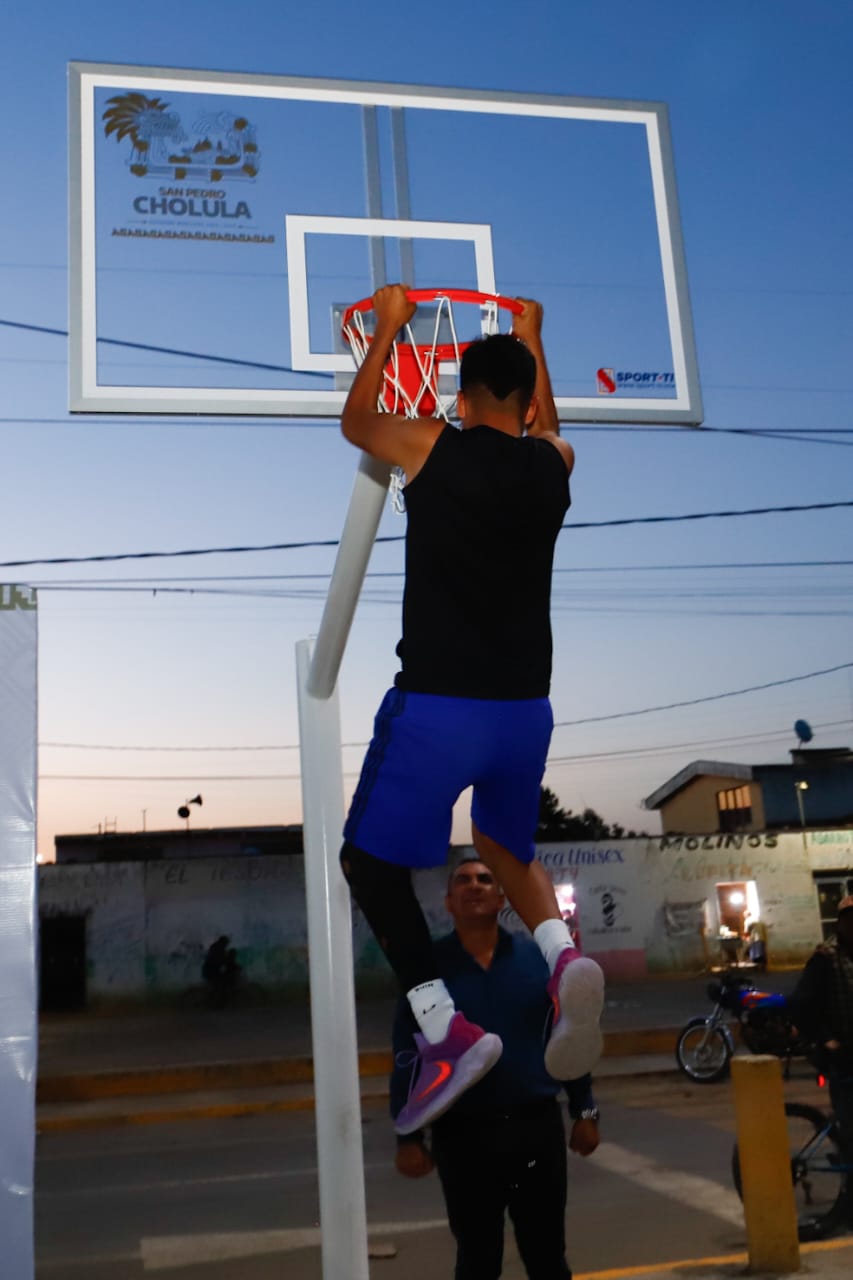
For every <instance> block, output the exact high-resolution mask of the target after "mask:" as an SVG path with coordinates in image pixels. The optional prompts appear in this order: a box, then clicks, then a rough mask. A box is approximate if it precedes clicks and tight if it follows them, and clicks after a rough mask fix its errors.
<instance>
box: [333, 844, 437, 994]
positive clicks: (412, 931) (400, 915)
mask: <svg viewBox="0 0 853 1280" xmlns="http://www.w3.org/2000/svg"><path fill="white" fill-rule="evenodd" d="M341 869H342V870H343V873H344V876H345V877H346V881H347V884H348V885H349V887H350V893H351V894H352V897H353V899H354V900H355V902H356V903H357V904H358V906H359V908H360V909H361V912H362V915H363V916H364V918H365V920H366V921H367V923H368V924H369V925H370V928H371V931H372V933H373V936H374V937H375V938H376V941H377V942H378V943H379V945H380V947H381V948H382V950H383V951H384V952H385V956H386V958H387V960H388V963H389V964H390V966H391V968H392V969H393V970H394V973H395V974H396V976H397V980H398V981H399V983H400V986H401V988H402V990H403V991H411V989H412V987H417V986H419V985H420V983H422V982H429V981H430V980H431V979H432V978H434V977H436V973H435V961H434V959H433V954H432V939H431V938H430V932H429V926H428V924H427V922H426V917H425V916H424V913H423V909H422V908H421V904H420V903H419V902H418V899H417V896H416V895H415V891H414V888H413V887H412V872H411V869H410V868H409V867H402V866H398V865H397V864H396V863H394V862H383V860H382V859H381V858H374V857H373V855H372V854H370V853H365V851H364V849H359V848H358V847H357V846H356V845H354V844H350V842H349V840H346V841H344V846H343V848H342V849H341Z"/></svg>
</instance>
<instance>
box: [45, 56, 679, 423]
mask: <svg viewBox="0 0 853 1280" xmlns="http://www.w3.org/2000/svg"><path fill="white" fill-rule="evenodd" d="M113 87H114V88H116V89H121V90H133V91H135V92H148V93H157V94H164V93H170V92H172V93H180V92H184V93H186V92H198V93H210V94H216V95H221V96H239V97H241V98H251V97H256V98H269V99H280V100H294V101H302V102H325V103H346V104H352V105H358V106H362V107H386V108H407V109H411V110H433V111H442V110H445V111H455V112H477V113H491V114H494V115H505V116H528V117H540V118H550V119H566V120H568V119H576V120H586V121H607V122H611V123H618V122H620V121H621V122H626V123H632V124H640V125H642V126H643V128H644V129H645V135H646V140H647V146H648V159H649V168H650V173H651V181H652V193H653V200H654V211H655V222H656V227H657V235H658V247H659V251H660V258H661V265H662V272H663V292H664V299H665V305H666V314H667V325H668V331H669V339H670V345H671V349H672V357H673V373H674V379H675V390H676V394H675V396H673V397H659V398H656V397H652V396H642V397H641V396H634V397H631V396H629V395H625V396H618V397H616V396H614V397H612V398H609V397H597V396H582V397H579V396H575V397H558V399H557V409H558V413H559V415H560V418H561V420H562V421H566V422H571V421H581V422H584V421H585V422H607V421H610V422H637V423H644V422H655V423H663V424H672V425H697V424H699V423H700V422H701V421H702V399H701V391H700V386H699V376H698V366H697V361H696V351H695V341H694V336H693V324H692V318H691V311H690V301H689V292H688V286H687V273H686V266H685V259H684V248H683V242H682V234H681V224H680V215H679V210H678V199H677V193H676V185H675V172H674V165H673V159H672V149H671V142H670V133H669V123H668V113H667V109H666V106H665V105H664V104H662V103H654V102H634V101H623V100H619V99H600V100H592V99H583V98H571V97H566V98H562V97H553V96H549V95H538V94H520V93H496V92H484V91H479V90H471V89H447V88H434V87H427V86H415V85H392V84H371V83H364V84H362V83H357V82H348V81H337V80H315V79H304V78H301V77H290V76H267V75H238V74H233V73H228V72H201V71H192V70H175V69H163V68H153V67H125V66H117V65H111V64H95V63H71V64H70V67H69V119H70V316H69V335H70V344H69V366H70V367H69V404H70V409H71V411H72V412H79V413H98V412H102V413H144V414H156V413H164V414H165V413H168V414H175V413H186V414H211V415H213V414H216V415H222V414H234V415H237V414H239V415H276V416H280V415H287V416H294V417H301V418H312V417H319V418H326V419H328V418H335V417H338V416H339V414H340V411H341V409H342V407H343V402H344V399H345V392H343V391H341V390H328V391H326V390H318V389H314V388H311V389H303V390H285V389H280V390H272V391H271V390H268V389H252V388H234V387H217V386H211V385H198V386H192V387H174V386H114V385H105V384H103V383H101V382H99V379H98V360H97V340H98V332H97V294H96V268H97V245H96V238H95V160H94V137H95V111H94V94H95V91H96V89H98V88H113ZM287 213H288V211H287V210H284V209H283V210H282V211H281V217H282V223H284V219H285V216H286V214H287ZM319 216H322V215H320V214H318V217H319ZM427 225H429V226H432V227H438V226H441V225H442V224H438V223H432V224H427ZM445 283H447V284H448V285H450V284H452V283H453V282H452V281H447V282H445ZM489 291H490V292H491V291H492V290H489ZM297 345H298V343H297ZM303 354H304V350H303ZM287 362H288V361H287V353H286V352H283V353H282V363H283V364H285V363H287Z"/></svg>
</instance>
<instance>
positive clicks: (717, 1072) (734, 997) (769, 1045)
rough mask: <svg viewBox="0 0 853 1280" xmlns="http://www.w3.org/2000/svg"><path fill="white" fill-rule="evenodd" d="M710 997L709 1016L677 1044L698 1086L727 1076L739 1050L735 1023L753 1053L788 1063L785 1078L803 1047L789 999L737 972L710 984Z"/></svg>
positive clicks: (694, 1020)
mask: <svg viewBox="0 0 853 1280" xmlns="http://www.w3.org/2000/svg"><path fill="white" fill-rule="evenodd" d="M708 996H709V997H710V999H711V1000H712V1001H713V1002H714V1008H713V1011H712V1012H711V1013H710V1014H709V1015H708V1017H706V1018H702V1017H698V1018H691V1019H690V1021H689V1022H688V1023H687V1026H686V1027H685V1028H684V1029H683V1031H681V1032H680V1033H679V1036H678V1040H677V1041H676V1045H675V1058H676V1061H677V1063H678V1065H679V1067H680V1068H681V1070H682V1071H683V1072H684V1074H685V1075H687V1076H689V1077H690V1079H691V1080H695V1081H696V1082H697V1083H699V1084H713V1083H714V1082H715V1081H717V1080H722V1079H724V1077H725V1076H726V1075H728V1071H729V1062H730V1060H731V1056H732V1054H733V1053H734V1051H735V1037H734V1034H733V1032H732V1027H731V1025H730V1024H731V1023H734V1024H735V1025H736V1026H737V1027H738V1030H739V1034H740V1039H741V1040H742V1042H743V1044H744V1045H745V1046H746V1048H747V1049H748V1050H749V1052H750V1053H772V1054H774V1055H775V1056H776V1057H777V1058H782V1059H784V1060H785V1066H786V1075H787V1071H788V1069H789V1065H790V1059H791V1058H792V1057H797V1056H799V1055H800V1054H802V1053H803V1052H804V1051H805V1047H804V1046H803V1044H802V1043H801V1041H800V1040H799V1038H798V1036H797V1035H796V1033H795V1031H794V1028H793V1026H792V1024H791V1018H790V1015H789V1013H788V1002H787V999H786V998H785V996H783V995H781V994H780V993H778V992H775V991H759V990H757V988H756V987H754V986H753V984H752V983H751V982H750V981H748V979H744V978H741V977H738V976H736V975H734V974H724V975H723V976H722V977H721V978H720V979H719V980H718V981H716V982H711V983H709V984H708Z"/></svg>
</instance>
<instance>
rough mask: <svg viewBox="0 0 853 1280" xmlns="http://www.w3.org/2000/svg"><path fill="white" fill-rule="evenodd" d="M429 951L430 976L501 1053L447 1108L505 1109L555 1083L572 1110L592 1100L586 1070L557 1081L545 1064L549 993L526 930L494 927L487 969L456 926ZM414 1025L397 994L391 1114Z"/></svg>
mask: <svg viewBox="0 0 853 1280" xmlns="http://www.w3.org/2000/svg"><path fill="white" fill-rule="evenodd" d="M434 955H435V958H436V961H437V966H436V977H439V978H443V980H444V982H445V985H446V986H447V989H448V991H449V992H450V994H451V996H452V997H453V1000H454V1002H455V1004H456V1007H457V1009H459V1010H460V1011H461V1012H463V1013H464V1014H465V1017H466V1018H467V1019H468V1020H469V1021H470V1022H475V1023H476V1024H477V1025H478V1026H480V1027H482V1028H483V1030H484V1031H493V1032H495V1033H496V1034H497V1035H499V1036H500V1037H501V1040H502V1041H503V1054H502V1055H501V1057H500V1058H499V1060H498V1062H497V1063H496V1064H495V1066H494V1067H492V1069H491V1071H489V1072H488V1073H487V1074H486V1075H485V1076H484V1077H483V1079H482V1080H481V1081H480V1082H479V1083H478V1084H476V1085H474V1086H473V1087H472V1088H471V1089H469V1090H468V1091H467V1092H466V1093H465V1094H464V1095H463V1096H462V1097H461V1098H460V1099H459V1101H458V1102H457V1103H456V1104H455V1106H453V1107H452V1108H451V1111H450V1112H449V1113H448V1114H449V1115H453V1116H462V1115H463V1114H464V1115H466V1116H474V1115H480V1114H482V1115H486V1114H487V1113H489V1112H490V1111H505V1110H508V1109H510V1108H512V1107H520V1106H525V1105H526V1104H529V1103H531V1102H537V1101H540V1100H541V1099H543V1098H554V1097H556V1096H557V1095H558V1094H559V1092H560V1090H561V1089H565V1091H566V1093H567V1094H568V1098H569V1113H570V1115H571V1116H572V1117H575V1118H576V1117H577V1116H578V1115H579V1114H580V1112H581V1111H583V1110H585V1109H586V1108H587V1107H592V1106H594V1105H595V1104H594V1101H593V1096H592V1081H591V1078H590V1076H588V1075H586V1076H582V1077H581V1078H580V1079H579V1080H572V1081H566V1082H565V1083H563V1084H560V1083H558V1081H556V1080H554V1079H552V1077H551V1076H549V1075H548V1072H547V1071H546V1070H545V1062H544V1057H543V1053H544V1048H545V1043H546V1040H547V1033H548V1029H549V1026H550V1023H549V1019H550V1015H551V1001H550V999H549V997H548V993H547V991H546V985H547V982H548V977H549V974H548V966H547V964H546V963H545V960H544V958H543V956H542V953H541V951H540V950H539V947H538V946H537V945H536V943H535V942H534V941H533V939H532V938H530V937H528V936H527V935H526V934H518V933H507V931H506V930H505V929H500V928H499V929H498V943H497V946H496V947H495V953H494V956H493V957H492V963H491V965H490V966H489V968H488V969H483V968H482V967H481V966H480V965H479V964H478V963H477V961H476V960H475V959H474V957H473V956H471V955H469V953H468V952H467V951H466V950H465V948H464V947H463V946H462V943H461V942H460V941H459V937H458V936H457V934H456V933H455V932H454V933H449V934H447V935H446V936H445V937H443V938H439V939H438V940H437V941H436V942H435V943H434ZM412 1027H413V1020H412V1015H411V1012H410V1011H409V1006H408V1001H407V1000H406V999H405V998H403V999H402V1000H401V1001H400V1003H399V1005H398V1006H397V1014H396V1017H395V1020H394V1035H393V1040H394V1067H393V1070H392V1073H391V1084H390V1092H391V1115H392V1116H396V1115H397V1114H398V1112H399V1111H400V1110H401V1109H402V1108H403V1107H404V1106H405V1104H406V1100H407V1098H408V1096H409V1090H410V1086H411V1078H412V1051H413V1049H414V1045H413V1041H412ZM439 1123H440V1121H439ZM410 1140H411V1139H410Z"/></svg>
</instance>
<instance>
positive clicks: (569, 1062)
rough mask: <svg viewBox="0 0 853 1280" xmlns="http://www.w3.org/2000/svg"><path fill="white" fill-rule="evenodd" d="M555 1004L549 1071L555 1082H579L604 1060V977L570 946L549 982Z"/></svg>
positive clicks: (547, 1060)
mask: <svg viewBox="0 0 853 1280" xmlns="http://www.w3.org/2000/svg"><path fill="white" fill-rule="evenodd" d="M548 995H549V996H550V997H551V1000H552V1002H553V1005H554V1021H553V1024H552V1026H551V1035H550V1037H549V1039H548V1043H547V1045H546V1046H545V1069H546V1070H547V1072H548V1074H549V1075H551V1076H553V1077H554V1079H555V1080H577V1078H578V1077H579V1076H584V1075H586V1073H587V1072H588V1071H591V1070H592V1068H593V1067H594V1066H595V1064H596V1062H598V1059H599V1058H600V1057H601V1050H602V1047H603V1042H602V1038H601V1028H600V1027H599V1025H598V1023H599V1019H600V1018H601V1010H602V1009H603V1008H604V974H603V973H602V972H601V969H600V967H599V966H598V965H597V964H596V963H595V961H594V960H590V958H589V956H582V955H581V953H580V952H579V951H577V950H576V949H575V948H574V947H566V949H565V951H563V953H562V955H561V956H560V958H559V960H558V961H557V967H556V969H555V970H554V972H553V973H552V975H551V978H550V981H549V983H548Z"/></svg>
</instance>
